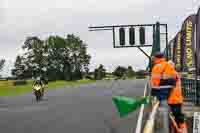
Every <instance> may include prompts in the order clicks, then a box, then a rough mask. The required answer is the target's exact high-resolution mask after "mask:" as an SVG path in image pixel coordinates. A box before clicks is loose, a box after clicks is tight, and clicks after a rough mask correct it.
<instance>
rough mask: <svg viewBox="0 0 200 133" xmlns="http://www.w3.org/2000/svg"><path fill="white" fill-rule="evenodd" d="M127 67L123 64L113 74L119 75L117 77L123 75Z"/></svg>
mask: <svg viewBox="0 0 200 133" xmlns="http://www.w3.org/2000/svg"><path fill="white" fill-rule="evenodd" d="M126 71H127V68H125V67H123V66H118V67H117V68H116V69H115V70H114V72H113V75H115V76H117V77H120V78H121V77H123V76H124V75H125V74H126Z"/></svg>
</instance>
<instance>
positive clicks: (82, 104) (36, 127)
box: [0, 80, 145, 133]
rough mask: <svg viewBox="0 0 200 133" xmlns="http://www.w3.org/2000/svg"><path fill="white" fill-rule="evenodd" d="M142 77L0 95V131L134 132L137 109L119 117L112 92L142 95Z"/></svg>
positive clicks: (25, 132)
mask: <svg viewBox="0 0 200 133" xmlns="http://www.w3.org/2000/svg"><path fill="white" fill-rule="evenodd" d="M144 86H145V80H120V81H98V82H96V83H93V84H90V85H81V86H80V87H63V88H58V89H55V90H49V91H48V92H46V94H45V97H44V100H43V101H41V102H39V103H37V102H36V101H35V97H34V96H33V94H26V95H21V96H12V97H0V132H1V133H134V132H135V128H136V123H137V118H138V114H139V109H138V110H137V111H135V112H134V113H131V114H130V115H129V116H128V117H127V118H123V119H121V118H120V117H119V115H118V113H117V111H116V109H115V106H114V104H113V102H112V99H111V98H112V95H125V96H132V97H136V96H142V95H143V91H144Z"/></svg>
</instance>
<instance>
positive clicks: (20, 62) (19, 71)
mask: <svg viewBox="0 0 200 133" xmlns="http://www.w3.org/2000/svg"><path fill="white" fill-rule="evenodd" d="M24 73H25V64H24V59H23V57H22V56H17V57H16V60H15V64H14V69H12V75H14V76H15V77H17V79H23V78H24Z"/></svg>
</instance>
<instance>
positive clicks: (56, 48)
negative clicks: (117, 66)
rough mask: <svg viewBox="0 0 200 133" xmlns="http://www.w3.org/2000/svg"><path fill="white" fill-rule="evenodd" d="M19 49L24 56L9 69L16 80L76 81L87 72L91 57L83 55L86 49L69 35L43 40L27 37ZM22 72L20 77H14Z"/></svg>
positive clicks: (78, 39)
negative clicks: (32, 78) (39, 77)
mask: <svg viewBox="0 0 200 133" xmlns="http://www.w3.org/2000/svg"><path fill="white" fill-rule="evenodd" d="M22 49H23V50H24V51H25V53H24V54H23V55H22V56H20V57H17V60H16V69H13V74H14V75H18V76H20V78H21V76H23V77H24V76H26V77H27V76H30V77H38V76H41V77H47V78H48V79H49V80H58V79H61V80H63V79H65V80H78V79H81V78H82V73H88V72H89V63H90V59H91V56H90V55H89V54H88V53H87V45H86V44H85V43H84V42H83V41H82V40H81V39H80V38H79V37H77V36H75V35H73V34H69V35H67V37H60V36H49V37H48V38H47V39H46V40H41V39H40V38H39V37H37V36H33V37H27V38H26V40H25V42H24V45H23V46H22ZM22 57H23V58H22ZM20 59H21V60H20ZM22 59H23V60H22ZM19 66H20V67H19ZM22 68H23V71H20V72H22V74H21V73H18V72H19V70H22Z"/></svg>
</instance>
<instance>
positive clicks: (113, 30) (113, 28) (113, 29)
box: [112, 27, 115, 48]
mask: <svg viewBox="0 0 200 133" xmlns="http://www.w3.org/2000/svg"><path fill="white" fill-rule="evenodd" d="M112 32H113V48H115V27H112Z"/></svg>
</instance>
